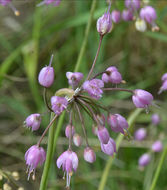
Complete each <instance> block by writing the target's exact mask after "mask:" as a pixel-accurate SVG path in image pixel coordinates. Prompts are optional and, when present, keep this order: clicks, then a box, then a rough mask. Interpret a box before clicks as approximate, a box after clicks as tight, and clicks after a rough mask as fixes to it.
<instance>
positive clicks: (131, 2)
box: [125, 0, 140, 11]
mask: <svg viewBox="0 0 167 190" xmlns="http://www.w3.org/2000/svg"><path fill="white" fill-rule="evenodd" d="M125 6H126V8H128V9H130V10H132V11H136V10H138V9H140V0H125Z"/></svg>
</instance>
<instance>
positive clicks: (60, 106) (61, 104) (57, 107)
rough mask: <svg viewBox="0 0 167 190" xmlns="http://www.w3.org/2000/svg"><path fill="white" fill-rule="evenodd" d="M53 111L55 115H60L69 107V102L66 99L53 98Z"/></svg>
mask: <svg viewBox="0 0 167 190" xmlns="http://www.w3.org/2000/svg"><path fill="white" fill-rule="evenodd" d="M51 105H52V110H53V111H54V112H55V114H57V115H60V114H61V112H62V111H64V109H66V107H67V105H68V101H67V100H66V98H64V97H59V96H52V98H51Z"/></svg>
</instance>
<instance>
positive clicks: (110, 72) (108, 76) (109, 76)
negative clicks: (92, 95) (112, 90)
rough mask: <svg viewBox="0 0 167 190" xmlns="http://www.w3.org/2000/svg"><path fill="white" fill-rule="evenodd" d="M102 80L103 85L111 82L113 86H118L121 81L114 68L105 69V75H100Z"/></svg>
mask: <svg viewBox="0 0 167 190" xmlns="http://www.w3.org/2000/svg"><path fill="white" fill-rule="evenodd" d="M102 80H103V82H105V83H108V82H111V83H113V84H119V83H121V81H122V76H121V74H120V73H119V72H118V70H117V68H116V67H114V66H111V67H109V68H107V69H106V73H104V74H103V75H102Z"/></svg>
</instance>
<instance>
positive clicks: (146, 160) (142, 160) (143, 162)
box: [138, 153, 151, 167]
mask: <svg viewBox="0 0 167 190" xmlns="http://www.w3.org/2000/svg"><path fill="white" fill-rule="evenodd" d="M150 160H151V157H150V154H148V153H145V154H143V155H142V156H141V157H140V158H139V162H138V163H139V166H141V167H144V166H147V165H148V164H149V163H150Z"/></svg>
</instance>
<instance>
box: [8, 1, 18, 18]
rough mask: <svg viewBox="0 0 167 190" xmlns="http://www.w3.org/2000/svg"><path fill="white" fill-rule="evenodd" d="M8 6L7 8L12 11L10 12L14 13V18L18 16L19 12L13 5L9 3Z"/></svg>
mask: <svg viewBox="0 0 167 190" xmlns="http://www.w3.org/2000/svg"><path fill="white" fill-rule="evenodd" d="M8 5H9V7H10V8H11V9H12V11H13V12H14V14H15V15H16V16H19V15H20V12H19V11H18V10H17V9H16V8H15V7H14V5H13V4H12V3H9V4H8Z"/></svg>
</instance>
